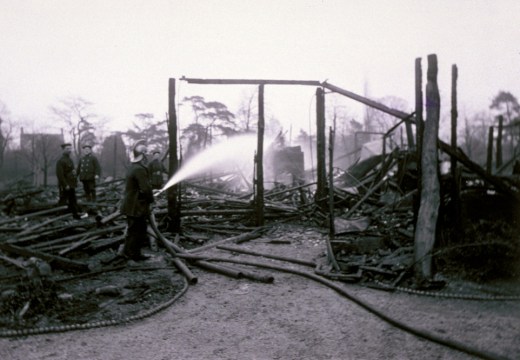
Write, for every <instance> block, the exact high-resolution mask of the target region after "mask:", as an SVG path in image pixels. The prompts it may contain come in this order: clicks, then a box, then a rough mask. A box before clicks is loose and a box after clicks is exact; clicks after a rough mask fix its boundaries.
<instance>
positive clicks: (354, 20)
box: [0, 0, 520, 130]
mask: <svg viewBox="0 0 520 360" xmlns="http://www.w3.org/2000/svg"><path fill="white" fill-rule="evenodd" d="M519 14H520V1H518V0H496V1H483V0H481V1H478V0H472V1H470V0H467V1H465V0H457V1H452V0H436V1H431V0H429V1H419V0H415V1H411V0H410V1H406V0H393V1H390V0H389V1H367V0H363V1H354V0H349V1H346V0H337V1H331V0H261V1H260V0H251V1H250V0H213V1H210V0H182V1H181V0H143V1H138V0H88V1H81V0H16V1H14V0H0V49H1V55H0V100H1V101H2V102H3V103H5V105H6V106H7V107H8V109H9V110H10V112H11V118H13V119H15V120H24V121H27V120H30V121H34V123H35V124H36V127H38V126H42V127H43V126H48V124H49V119H50V118H51V115H50V112H49V110H48V107H49V106H50V105H56V104H57V103H58V102H59V100H60V99H62V98H65V97H68V96H81V97H83V98H84V99H87V100H89V101H91V102H93V103H94V109H95V111H96V112H97V113H98V114H99V115H102V116H105V117H107V118H108V119H109V120H110V123H109V128H111V129H113V130H116V129H122V130H124V129H127V128H128V126H129V124H130V123H131V122H132V121H133V120H134V114H136V113H145V112H147V113H153V114H155V116H156V117H159V118H164V114H165V112H166V111H167V109H168V79H169V78H180V77H181V76H183V75H185V76H187V77H200V78H232V79H235V78H248V79H262V78H263V79H288V80H300V79H301V80H320V81H323V80H325V79H328V81H329V82H330V83H332V84H334V85H337V86H340V87H342V88H345V89H347V90H350V91H352V92H355V93H359V94H363V93H365V90H367V91H368V95H369V96H370V97H371V98H374V99H377V98H382V97H385V96H395V97H399V98H402V99H404V100H406V101H407V102H408V105H409V107H410V110H412V108H413V104H414V61H415V58H417V57H421V58H422V59H423V60H422V63H423V70H424V71H426V66H427V60H426V57H427V55H428V54H432V53H435V54H437V56H438V60H439V86H440V91H441V96H442V100H443V112H448V111H449V108H448V107H449V96H450V92H451V90H450V83H451V66H452V64H457V66H458V68H459V88H458V98H459V108H460V109H461V112H462V114H464V112H469V113H471V112H476V111H480V110H486V109H488V107H489V104H490V101H491V98H492V97H493V96H494V95H496V94H497V93H498V91H499V90H505V91H510V92H511V93H513V94H514V95H515V96H517V98H519V97H520V25H519V22H518V19H519ZM424 78H425V76H424ZM177 84H178V85H179V86H178V89H177V93H178V95H179V98H182V97H184V96H189V95H193V94H199V95H202V96H204V97H205V98H206V100H217V101H223V102H225V103H226V105H228V107H229V108H230V110H231V111H233V112H235V111H236V110H237V107H238V102H239V101H240V99H241V98H242V97H243V96H244V95H243V94H244V92H246V93H247V92H251V91H252V88H251V87H246V86H209V85H205V86H195V85H189V84H187V83H186V82H180V81H177ZM314 93H315V88H303V87H297V88H287V87H283V89H282V88H280V87H274V86H268V87H266V101H267V107H268V110H269V111H270V112H271V113H273V114H274V115H275V116H276V117H278V118H279V119H280V120H281V121H282V123H284V124H285V125H286V126H288V124H292V125H293V126H294V127H296V128H298V127H303V128H305V127H306V126H307V125H306V124H307V123H308V122H309V113H310V111H309V109H310V106H311V105H310V104H311V103H312V101H313V98H312V97H313V94H314ZM345 106H346V107H347V108H350V107H352V108H353V109H354V108H355V107H356V105H355V104H354V103H353V102H352V101H350V100H345ZM352 111H354V110H352ZM180 120H181V122H182V121H183V120H184V119H182V118H181V119H180Z"/></svg>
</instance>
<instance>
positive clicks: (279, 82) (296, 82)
mask: <svg viewBox="0 0 520 360" xmlns="http://www.w3.org/2000/svg"><path fill="white" fill-rule="evenodd" d="M180 80H183V81H187V82H188V83H189V84H214V85H307V86H321V83H320V82H319V81H316V80H263V79H197V78H187V77H185V76H183V77H181V78H180Z"/></svg>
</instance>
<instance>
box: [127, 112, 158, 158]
mask: <svg viewBox="0 0 520 360" xmlns="http://www.w3.org/2000/svg"><path fill="white" fill-rule="evenodd" d="M135 117H136V118H137V120H136V121H134V123H133V127H134V128H133V129H130V130H128V131H127V132H126V134H125V135H126V136H128V137H129V138H130V139H131V140H132V141H134V142H135V141H137V140H139V139H146V140H147V141H148V142H149V143H150V144H154V146H155V147H157V148H158V150H160V151H163V150H164V149H167V147H168V125H167V121H166V119H164V120H158V119H156V118H155V117H154V115H153V114H151V113H139V114H135Z"/></svg>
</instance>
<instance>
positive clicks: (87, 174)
mask: <svg viewBox="0 0 520 360" xmlns="http://www.w3.org/2000/svg"><path fill="white" fill-rule="evenodd" d="M83 151H84V153H85V155H83V157H82V158H81V159H80V160H79V163H78V171H77V173H78V177H79V179H80V180H81V182H82V183H83V190H84V191H85V198H86V199H87V201H92V202H95V201H96V180H98V179H99V175H101V167H100V166H99V161H98V159H97V158H96V157H95V156H94V155H92V146H91V145H88V144H86V145H83Z"/></svg>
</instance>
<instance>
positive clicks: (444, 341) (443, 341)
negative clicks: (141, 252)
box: [178, 254, 507, 360]
mask: <svg viewBox="0 0 520 360" xmlns="http://www.w3.org/2000/svg"><path fill="white" fill-rule="evenodd" d="M178 256H179V257H183V255H181V254H179V255H178ZM186 258H190V259H194V258H195V256H194V255H186ZM200 258H201V259H204V260H206V261H217V262H229V263H235V264H241V265H248V266H255V267H261V268H266V269H272V270H277V271H282V272H286V273H291V274H295V275H300V276H303V277H305V278H308V279H311V280H314V281H316V282H319V283H321V284H323V285H325V286H328V287H329V288H331V289H333V290H335V291H336V292H338V293H339V294H340V295H342V296H344V297H346V298H347V299H349V300H350V301H352V302H354V303H356V304H357V305H359V306H361V307H362V308H363V309H365V310H367V311H369V312H370V313H372V314H374V315H376V316H377V317H379V318H380V319H382V320H384V321H386V322H388V323H389V324H391V325H393V326H395V327H397V328H399V329H401V330H404V331H406V332H408V333H410V334H412V335H415V336H418V337H420V338H423V339H426V340H429V341H432V342H435V343H437V344H440V345H444V346H447V347H449V348H451V349H455V350H458V351H461V352H464V353H467V354H470V355H473V356H477V357H480V358H483V359H493V360H495V359H507V357H504V356H502V355H498V354H495V353H492V352H489V351H486V350H480V349H476V348H474V347H472V346H469V345H466V344H463V343H461V342H459V341H456V340H452V339H448V338H444V337H441V336H438V335H436V334H434V333H432V332H430V331H428V330H424V329H418V328H415V327H412V326H410V325H407V324H405V323H403V322H401V321H399V320H396V319H394V318H392V317H390V316H388V315H386V314H385V313H383V312H382V311H381V310H379V309H377V308H376V307H374V306H372V305H370V304H368V303H366V302H365V301H363V300H361V299H360V298H358V297H356V296H354V295H352V294H350V293H349V292H348V291H346V290H345V289H344V288H343V287H340V286H339V285H338V284H337V283H334V282H332V281H330V280H328V279H326V278H324V277H322V276H318V275H316V274H314V273H310V272H307V271H302V270H298V269H292V268H288V267H285V266H278V265H273V264H266V263H262V262H255V261H247V260H238V259H230V258H223V257H210V256H200Z"/></svg>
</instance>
